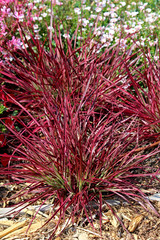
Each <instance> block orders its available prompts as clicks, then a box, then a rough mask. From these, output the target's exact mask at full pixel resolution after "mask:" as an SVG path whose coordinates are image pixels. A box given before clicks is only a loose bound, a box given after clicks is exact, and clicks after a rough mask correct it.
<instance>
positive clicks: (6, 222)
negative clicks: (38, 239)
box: [0, 220, 15, 226]
mask: <svg viewBox="0 0 160 240" xmlns="http://www.w3.org/2000/svg"><path fill="white" fill-rule="evenodd" d="M13 224H15V222H14V221H12V220H0V225H2V226H11V225H13Z"/></svg>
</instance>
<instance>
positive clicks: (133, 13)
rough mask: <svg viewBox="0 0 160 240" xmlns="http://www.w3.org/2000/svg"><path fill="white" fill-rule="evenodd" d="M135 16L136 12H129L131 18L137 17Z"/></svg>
mask: <svg viewBox="0 0 160 240" xmlns="http://www.w3.org/2000/svg"><path fill="white" fill-rule="evenodd" d="M137 14H138V12H131V13H130V15H131V16H132V17H135V16H137Z"/></svg>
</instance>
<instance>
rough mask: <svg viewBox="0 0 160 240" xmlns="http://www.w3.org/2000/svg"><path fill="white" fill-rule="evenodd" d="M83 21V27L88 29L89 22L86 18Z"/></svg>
mask: <svg viewBox="0 0 160 240" xmlns="http://www.w3.org/2000/svg"><path fill="white" fill-rule="evenodd" d="M82 21H83V26H84V27H86V26H87V24H88V23H89V20H87V19H86V18H83V19H82Z"/></svg>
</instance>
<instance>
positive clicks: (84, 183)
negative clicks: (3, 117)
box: [0, 35, 159, 234]
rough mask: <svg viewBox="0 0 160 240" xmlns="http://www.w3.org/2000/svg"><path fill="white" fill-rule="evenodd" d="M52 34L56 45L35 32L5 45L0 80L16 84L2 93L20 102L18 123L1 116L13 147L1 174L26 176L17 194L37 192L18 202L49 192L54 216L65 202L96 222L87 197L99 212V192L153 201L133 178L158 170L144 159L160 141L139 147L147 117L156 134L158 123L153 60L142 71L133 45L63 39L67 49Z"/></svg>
mask: <svg viewBox="0 0 160 240" xmlns="http://www.w3.org/2000/svg"><path fill="white" fill-rule="evenodd" d="M26 41H27V40H26ZM55 42H56V48H55V49H53V50H52V49H50V52H47V51H45V49H44V48H43V44H41V43H40V41H39V40H35V39H34V38H33V37H32V43H28V42H27V43H28V45H29V47H28V49H24V50H23V49H21V50H18V51H16V52H14V51H11V52H10V54H11V56H12V57H13V61H12V62H9V61H6V62H1V66H0V73H1V77H0V79H1V82H4V81H5V83H6V84H10V85H12V86H14V87H13V88H14V91H13V93H12V94H13V95H14V97H13V96H11V94H10V93H7V91H5V89H3V93H4V94H6V96H7V97H8V98H10V99H11V100H12V101H13V103H14V104H13V108H15V109H19V113H18V115H17V116H16V117H14V125H15V124H16V123H17V124H18V125H19V126H20V129H19V130H16V128H15V127H14V125H13V124H12V123H11V122H5V123H4V124H5V125H6V127H7V128H8V129H9V130H10V136H12V141H11V142H10V145H11V146H12V154H10V158H9V162H10V165H8V167H6V168H1V169H0V174H3V175H6V176H11V177H12V179H13V180H15V181H17V182H19V183H23V182H24V183H29V188H28V189H26V188H24V189H23V191H22V192H20V193H19V195H22V194H24V195H25V194H26V195H27V194H28V193H30V192H32V193H34V195H32V197H31V198H30V199H27V200H26V201H24V202H23V204H25V202H27V203H28V204H34V203H36V201H37V200H38V199H43V204H44V203H45V201H47V200H48V199H54V208H55V207H58V208H57V210H56V211H55V212H54V214H53V216H52V218H53V217H54V216H55V215H56V214H58V213H60V217H61V218H63V217H64V216H65V213H66V211H67V210H68V209H70V218H71V219H72V221H73V222H74V221H75V218H79V217H80V216H82V213H84V214H85V216H86V217H87V219H88V221H89V222H90V223H91V224H93V222H92V210H94V209H92V205H90V204H89V203H90V202H91V201H95V202H96V203H97V205H98V206H99V209H100V211H99V217H100V219H102V216H101V208H102V203H104V202H105V199H104V196H105V198H106V197H109V196H110V197H111V196H115V195H117V196H118V197H121V198H122V199H124V200H126V201H131V202H132V201H137V202H139V203H140V204H142V205H143V206H144V207H145V205H146V204H150V203H149V201H148V200H147V198H146V196H145V195H144V193H143V192H142V191H141V190H140V188H139V185H138V184H137V183H138V179H139V178H142V177H146V176H150V177H152V178H155V177H156V175H157V174H158V170H157V171H155V169H151V168H150V167H146V166H145V165H143V162H146V160H147V159H148V158H149V157H151V156H154V155H156V154H157V153H159V148H158V147H156V148H155V149H153V150H152V151H151V152H150V153H148V154H144V153H143V151H137V149H138V148H139V147H140V146H142V145H143V142H145V136H146V135H145V131H144V125H147V126H150V128H151V129H154V130H155V131H156V134H157V131H158V130H159V106H158V98H159V95H158V91H159V88H158V87H157V88H156V89H155V85H152V83H153V84H156V83H155V81H157V83H158V84H159V80H158V75H157V74H158V71H157V70H156V67H154V68H153V66H152V65H153V63H151V62H150V67H146V68H145V70H144V73H143V72H141V71H139V70H138V67H136V62H137V61H138V58H139V55H138V53H137V54H131V52H130V51H128V52H127V51H126V52H124V53H123V54H121V52H120V49H119V47H118V46H113V47H112V48H110V49H106V50H105V52H104V53H98V50H99V46H98V45H93V46H92V45H91V41H90V39H87V41H86V42H85V43H84V44H83V45H82V47H80V48H78V49H75V48H73V47H72V45H73V44H72V41H70V40H69V39H68V49H67V52H64V50H63V44H62V41H61V36H60V35H59V36H57V35H56V36H55ZM35 46H36V51H35V50H33V47H35ZM132 59H134V60H133V61H131V60H132ZM151 66H152V68H151ZM139 68H140V67H139ZM149 74H150V75H149ZM123 79H125V81H124V80H123ZM141 82H142V84H143V85H142V86H141ZM153 86H154V87H153ZM158 86H159V85H158ZM145 88H148V89H147V91H148V92H147V94H146V92H145ZM143 123H144V125H143ZM147 136H148V137H149V136H151V135H149V134H148V135H147ZM156 136H157V135H156ZM3 141H4V140H3V139H2V142H3ZM145 143H146V142H145ZM7 158H8V155H3V159H4V160H5V159H7ZM6 161H7V160H6ZM6 161H5V162H6ZM5 165H7V164H5ZM153 170H154V171H153ZM14 197H15V196H14ZM21 204H22V203H20V205H21ZM70 207H71V208H70ZM150 207H151V208H152V209H153V210H154V211H155V213H157V212H156V210H155V209H154V208H153V207H152V205H151V204H150ZM79 220H80V219H79ZM57 227H58V224H57V226H56V228H57ZM56 228H55V229H54V230H53V234H54V231H55V230H56Z"/></svg>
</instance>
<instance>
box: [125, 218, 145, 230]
mask: <svg viewBox="0 0 160 240" xmlns="http://www.w3.org/2000/svg"><path fill="white" fill-rule="evenodd" d="M142 219H143V215H137V216H136V217H134V218H133V219H132V220H131V222H130V224H129V227H128V231H130V232H134V231H135V230H136V228H137V227H138V225H139V224H140V222H141V221H142Z"/></svg>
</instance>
